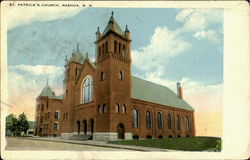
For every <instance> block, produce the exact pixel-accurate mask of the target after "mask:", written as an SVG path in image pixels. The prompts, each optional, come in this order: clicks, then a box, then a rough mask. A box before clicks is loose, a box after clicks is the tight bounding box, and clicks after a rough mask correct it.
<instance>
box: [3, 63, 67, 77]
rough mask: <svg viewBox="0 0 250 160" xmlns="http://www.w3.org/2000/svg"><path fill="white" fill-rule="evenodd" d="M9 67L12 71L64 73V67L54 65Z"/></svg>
mask: <svg viewBox="0 0 250 160" xmlns="http://www.w3.org/2000/svg"><path fill="white" fill-rule="evenodd" d="M8 69H9V70H10V71H25V72H28V73H31V74H34V75H49V74H53V73H58V72H59V73H62V71H63V69H64V68H63V67H57V66H52V65H36V66H30V65H15V66H9V67H8Z"/></svg>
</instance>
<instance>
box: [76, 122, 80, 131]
mask: <svg viewBox="0 0 250 160" xmlns="http://www.w3.org/2000/svg"><path fill="white" fill-rule="evenodd" d="M76 124H77V133H78V134H80V121H77V122H76Z"/></svg>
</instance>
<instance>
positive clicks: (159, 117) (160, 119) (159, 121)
mask: <svg viewBox="0 0 250 160" xmlns="http://www.w3.org/2000/svg"><path fill="white" fill-rule="evenodd" d="M157 124H158V128H159V129H163V113H162V112H157Z"/></svg>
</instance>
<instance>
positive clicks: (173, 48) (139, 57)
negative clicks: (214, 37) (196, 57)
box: [132, 27, 190, 74]
mask: <svg viewBox="0 0 250 160" xmlns="http://www.w3.org/2000/svg"><path fill="white" fill-rule="evenodd" d="M178 34H179V33H178V31H171V30H169V29H168V28H167V27H157V28H156V29H155V31H154V34H153V35H152V37H151V38H150V43H149V44H148V45H147V46H145V47H141V48H139V49H137V50H133V51H132V57H133V62H134V63H133V64H134V65H135V67H137V68H138V69H140V70H142V71H148V72H150V71H154V72H159V73H158V74H162V72H163V70H164V68H163V65H160V64H166V62H167V61H168V60H169V58H171V57H174V56H176V55H178V54H181V53H182V52H183V51H185V50H187V49H188V48H189V47H190V44H189V43H188V42H187V41H184V40H183V39H181V37H180V36H179V35H178Z"/></svg>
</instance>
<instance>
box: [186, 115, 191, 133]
mask: <svg viewBox="0 0 250 160" xmlns="http://www.w3.org/2000/svg"><path fill="white" fill-rule="evenodd" d="M186 119H187V131H189V130H190V129H191V126H190V118H189V116H187V117H186Z"/></svg>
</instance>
